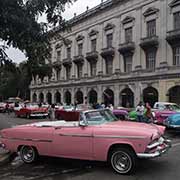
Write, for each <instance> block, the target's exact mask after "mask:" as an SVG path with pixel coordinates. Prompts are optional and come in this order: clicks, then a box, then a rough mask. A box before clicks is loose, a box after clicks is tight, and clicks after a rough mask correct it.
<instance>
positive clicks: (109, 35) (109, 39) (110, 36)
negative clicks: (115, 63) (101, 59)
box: [107, 34, 113, 48]
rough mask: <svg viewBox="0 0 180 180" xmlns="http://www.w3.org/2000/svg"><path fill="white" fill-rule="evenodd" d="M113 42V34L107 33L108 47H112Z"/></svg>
mask: <svg viewBox="0 0 180 180" xmlns="http://www.w3.org/2000/svg"><path fill="white" fill-rule="evenodd" d="M112 43H113V34H108V35H107V48H111V47H112Z"/></svg>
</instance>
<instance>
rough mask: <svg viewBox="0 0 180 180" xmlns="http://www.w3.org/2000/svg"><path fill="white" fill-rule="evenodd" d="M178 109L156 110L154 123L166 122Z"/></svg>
mask: <svg viewBox="0 0 180 180" xmlns="http://www.w3.org/2000/svg"><path fill="white" fill-rule="evenodd" d="M176 113H177V112H176V111H170V110H156V111H154V117H155V118H154V123H156V124H164V121H165V120H166V119H167V118H168V117H169V116H171V115H172V114H176Z"/></svg>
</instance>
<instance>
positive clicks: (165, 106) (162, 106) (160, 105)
mask: <svg viewBox="0 0 180 180" xmlns="http://www.w3.org/2000/svg"><path fill="white" fill-rule="evenodd" d="M153 109H158V110H171V111H180V106H179V105H177V104H176V103H170V102H156V103H155V104H154V107H153Z"/></svg>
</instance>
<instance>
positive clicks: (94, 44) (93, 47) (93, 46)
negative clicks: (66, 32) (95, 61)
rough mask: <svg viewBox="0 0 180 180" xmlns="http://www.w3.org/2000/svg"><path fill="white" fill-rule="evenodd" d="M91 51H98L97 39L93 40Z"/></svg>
mask: <svg viewBox="0 0 180 180" xmlns="http://www.w3.org/2000/svg"><path fill="white" fill-rule="evenodd" d="M91 51H92V52H95V51H96V39H93V40H91Z"/></svg>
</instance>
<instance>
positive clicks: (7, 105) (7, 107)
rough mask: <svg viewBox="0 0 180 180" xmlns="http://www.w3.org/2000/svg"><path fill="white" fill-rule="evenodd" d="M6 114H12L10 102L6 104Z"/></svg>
mask: <svg viewBox="0 0 180 180" xmlns="http://www.w3.org/2000/svg"><path fill="white" fill-rule="evenodd" d="M6 113H8V115H9V113H10V109H9V103H8V102H7V103H6Z"/></svg>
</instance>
